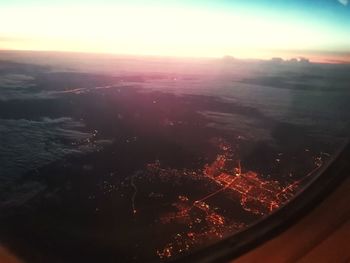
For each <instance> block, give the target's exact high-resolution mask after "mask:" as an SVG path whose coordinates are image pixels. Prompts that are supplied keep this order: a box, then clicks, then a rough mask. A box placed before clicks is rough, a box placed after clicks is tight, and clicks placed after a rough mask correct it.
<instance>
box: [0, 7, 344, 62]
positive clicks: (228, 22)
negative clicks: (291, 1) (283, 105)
mask: <svg viewBox="0 0 350 263" xmlns="http://www.w3.org/2000/svg"><path fill="white" fill-rule="evenodd" d="M179 17H181V19H179ZM18 18H19V19H18ZM194 18H195V19H194ZM5 25H6V26H5ZM9 25H10V26H9ZM24 25H25V26H24ZM334 34H335V33H334V32H332V31H331V30H330V29H327V28H326V29H324V28H318V27H316V28H315V27H311V26H310V27H308V26H305V25H302V24H301V22H295V21H293V23H291V21H285V22H284V23H276V21H274V20H273V19H272V18H269V17H267V18H266V19H264V20H261V19H254V16H253V15H252V14H240V13H233V14H232V13H226V12H218V13H216V12H210V11H208V10H195V9H180V8H177V9H176V8H175V9H174V8H172V9H169V8H168V9H167V8H155V7H152V8H145V7H142V8H141V7H138V8H136V7H133V8H131V7H126V6H124V7H118V8H117V7H111V8H102V7H99V8H97V7H96V8H92V7H83V8H77V7H70V8H48V7H41V8H39V7H35V8H34V7H32V8H30V7H26V8H19V7H18V8H10V7H8V8H3V9H2V10H0V36H1V37H0V49H4V50H5V49H6V50H7V49H10V50H35V51H70V52H87V53H111V54H118V55H151V56H170V57H223V56H225V55H231V56H234V57H237V58H257V59H270V58H271V57H276V56H277V57H282V58H284V59H288V58H290V57H292V56H291V55H290V53H291V52H290V51H289V50H313V49H314V45H315V44H314V43H322V45H325V46H329V47H331V46H332V44H331V42H330V40H329V39H332V37H333V35H334ZM335 37H336V36H334V38H335ZM281 48H282V49H283V50H284V51H278V50H281ZM330 49H331V48H330ZM321 50H324V48H323V49H321ZM301 53H303V54H296V55H295V56H305V57H308V58H310V60H312V61H314V62H329V61H346V62H350V55H347V56H344V55H337V54H335V53H334V54H329V55H328V54H324V53H325V52H322V51H320V52H319V54H317V55H313V54H311V53H310V54H308V53H307V52H304V51H303V52H301Z"/></svg>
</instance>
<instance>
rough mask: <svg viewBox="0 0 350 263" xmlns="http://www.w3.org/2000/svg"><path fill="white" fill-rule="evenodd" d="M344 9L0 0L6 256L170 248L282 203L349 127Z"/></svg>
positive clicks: (132, 253)
mask: <svg viewBox="0 0 350 263" xmlns="http://www.w3.org/2000/svg"><path fill="white" fill-rule="evenodd" d="M349 23H350V4H349V2H348V1H347V0H338V1H337V0H325V1H306V0H305V1H304V0H298V1H267V0H263V1H255V0H253V1H223V0H220V1H195V0H191V1H182V0H180V1H161V2H160V1H159V2H157V1H151V0H144V1H136V0H130V1H95V0H90V1H87V2H86V1H79V0H74V1H60V2H53V1H52V2H51V1H40V0H30V1H23V0H15V1H8V2H7V1H5V2H1V3H0V254H1V251H2V250H1V248H4V249H6V251H8V252H6V253H11V254H12V255H14V256H15V257H18V259H19V260H20V262H29V263H32V262H33V263H34V262H167V261H172V260H175V259H178V260H180V261H181V260H182V259H183V258H185V257H186V256H188V255H190V254H192V253H194V252H196V251H199V250H201V249H205V248H207V247H209V246H211V245H213V244H217V243H218V242H221V241H222V240H226V239H227V238H229V237H232V236H235V235H236V234H238V233H242V232H243V231H245V230H247V229H249V228H250V227H251V226H253V225H255V224H256V223H257V222H260V221H261V220H264V219H268V218H269V216H270V215H272V214H274V213H275V212H276V211H279V209H280V208H282V207H288V204H289V202H290V201H291V200H293V199H294V198H295V197H296V196H298V195H299V194H300V193H303V192H307V191H308V189H309V188H308V187H309V186H310V185H312V183H313V182H314V181H315V180H316V179H317V178H318V177H319V176H320V174H322V172H323V171H324V169H325V167H327V166H328V165H329V163H331V162H332V161H333V160H334V158H335V156H336V155H337V154H338V153H339V152H340V151H341V149H342V148H343V147H344V145H345V144H346V142H347V140H348V137H349V131H350V121H349V120H350V104H349V102H350V86H349V84H350V74H349V72H350V37H349V36H350V34H349V27H348V25H349ZM0 261H1V256H0Z"/></svg>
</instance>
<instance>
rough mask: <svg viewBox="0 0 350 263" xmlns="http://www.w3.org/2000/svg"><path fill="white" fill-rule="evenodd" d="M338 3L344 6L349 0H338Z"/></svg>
mask: <svg viewBox="0 0 350 263" xmlns="http://www.w3.org/2000/svg"><path fill="white" fill-rule="evenodd" d="M338 2H339V3H341V4H342V5H344V6H347V5H348V3H349V0H338Z"/></svg>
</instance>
